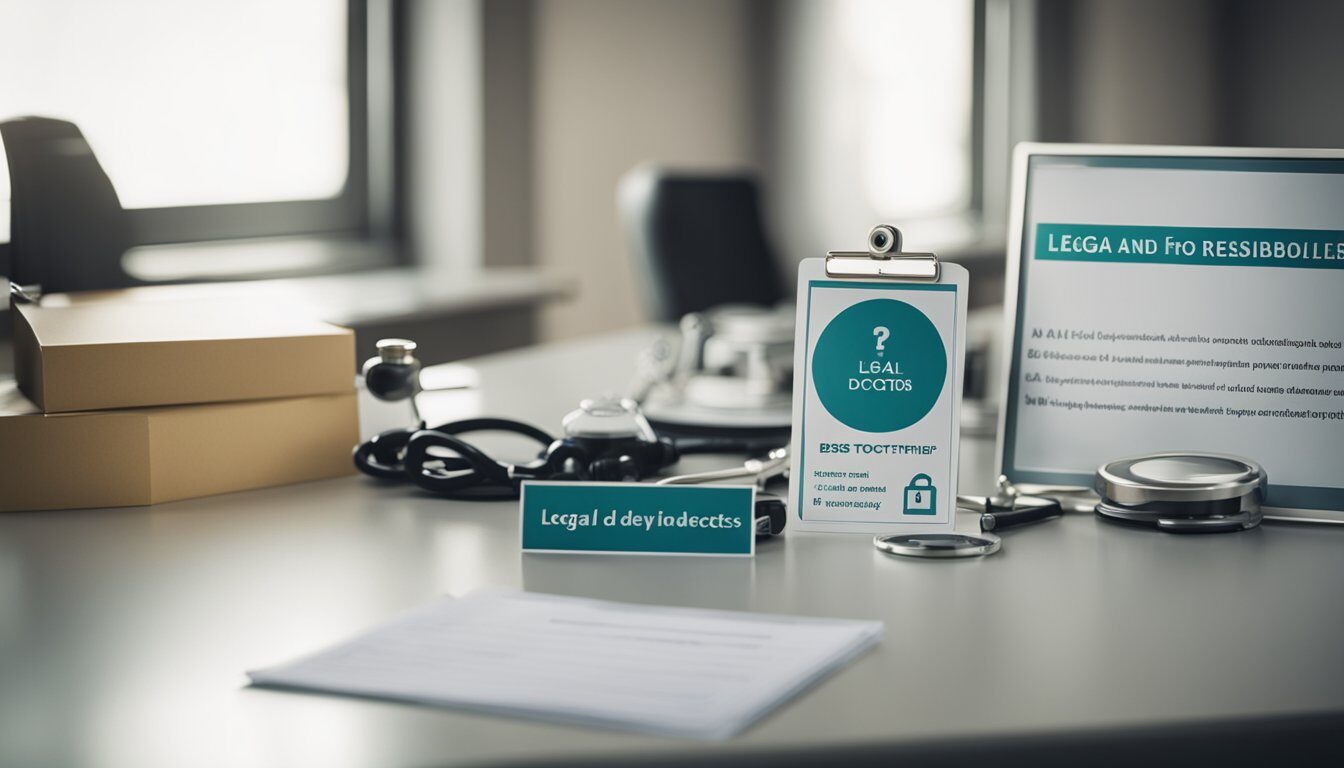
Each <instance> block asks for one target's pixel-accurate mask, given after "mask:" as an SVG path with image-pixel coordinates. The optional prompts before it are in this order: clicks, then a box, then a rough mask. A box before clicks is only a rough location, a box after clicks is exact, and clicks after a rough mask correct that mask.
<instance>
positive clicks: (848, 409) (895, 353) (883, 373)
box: [812, 299, 947, 432]
mask: <svg viewBox="0 0 1344 768" xmlns="http://www.w3.org/2000/svg"><path fill="white" fill-rule="evenodd" d="M879 329H881V330H879ZM883 331H885V333H883ZM946 380H947V350H946V348H944V346H943V340H942V337H941V336H940V335H939V334H938V329H937V328H936V327H935V326H934V324H933V321H932V320H930V319H929V318H928V316H927V315H925V314H924V313H923V312H921V311H919V310H918V309H915V308H914V307H913V306H911V305H909V304H907V303H905V302H904V301H898V300H896V299H869V300H868V301H861V302H859V303H858V304H855V305H853V306H851V307H849V308H848V309H845V310H844V311H843V312H841V313H840V314H838V315H836V316H835V317H834V318H832V320H831V322H830V323H828V324H827V325H826V327H825V328H824V329H822V332H821V336H820V337H819V338H818V339H817V346H816V349H814V350H813V352H812V383H813V386H814V387H816V391H817V398H818V399H820V400H821V404H822V406H824V407H825V408H826V412H827V413H829V414H831V416H833V417H835V418H836V420H838V421H839V422H840V423H842V424H844V425H845V426H847V427H850V428H852V429H857V430H860V431H862V432H895V431H896V430H898V429H905V428H906V427H908V426H910V425H912V424H914V423H916V422H918V421H919V420H920V419H922V418H924V417H925V416H926V415H928V413H929V411H930V410H932V409H933V405H934V403H936V402H938V396H939V395H940V394H942V391H943V384H944V382H945V381H946Z"/></svg>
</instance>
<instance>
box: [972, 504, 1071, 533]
mask: <svg viewBox="0 0 1344 768" xmlns="http://www.w3.org/2000/svg"><path fill="white" fill-rule="evenodd" d="M999 501H1000V500H999V499H996V498H995V497H993V496H990V497H987V498H986V499H985V507H984V510H985V511H984V512H981V513H980V530H982V531H1002V530H1004V529H1006V528H1013V527H1016V526H1019V525H1025V524H1026V523H1034V522H1036V521H1037V520H1046V519H1048V518H1051V517H1059V516H1060V515H1062V514H1064V508H1063V507H1062V506H1060V504H1059V502H1058V501H1056V500H1055V499H1047V498H1044V497H1042V496H1016V497H1013V498H1012V499H1011V500H1005V501H1007V503H995V502H999Z"/></svg>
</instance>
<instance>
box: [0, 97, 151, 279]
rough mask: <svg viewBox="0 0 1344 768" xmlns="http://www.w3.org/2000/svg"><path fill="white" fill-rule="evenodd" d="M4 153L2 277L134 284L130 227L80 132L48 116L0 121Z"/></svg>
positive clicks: (110, 183)
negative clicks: (6, 196) (6, 197)
mask: <svg viewBox="0 0 1344 768" xmlns="http://www.w3.org/2000/svg"><path fill="white" fill-rule="evenodd" d="M0 141H3V142H4V145H5V155H6V156H7V157H8V158H9V187H10V223H9V255H10V269H9V271H10V274H9V279H10V280H12V281H13V282H15V283H18V284H20V285H40V286H42V290H43V292H45V293H58V292H66V291H89V290H102V289H107V288H121V287H125V286H128V285H134V284H135V283H136V282H138V281H136V280H135V279H134V278H132V277H130V276H129V275H127V274H126V271H125V270H124V269H122V266H121V257H122V255H123V254H124V253H125V252H126V250H127V249H128V248H129V247H130V246H131V245H132V239H131V225H130V221H129V220H128V218H127V216H126V212H125V211H124V210H122V207H121V202H120V201H119V200H118V199H117V193H116V190H115V189H113V187H112V181H111V180H110V179H108V178H107V174H106V173H104V172H103V167H102V166H101V165H99V164H98V159H97V158H96V157H94V156H93V150H92V149H90V148H89V143H88V141H86V140H85V139H84V134H83V133H81V132H80V130H79V128H78V127H76V126H75V124H74V123H71V122H68V121H65V120H55V119H52V118H48V117H25V118H19V119H16V120H9V121H6V122H0Z"/></svg>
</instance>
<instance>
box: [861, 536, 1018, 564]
mask: <svg viewBox="0 0 1344 768" xmlns="http://www.w3.org/2000/svg"><path fill="white" fill-rule="evenodd" d="M873 546H874V547H876V548H877V549H878V551H879V552H885V553H887V554H889V555H900V556H901V557H931V558H952V557H981V556H983V555H992V554H994V553H995V552H998V551H999V548H1000V547H1001V546H1002V541H1001V540H1000V539H999V537H998V536H995V535H994V534H992V533H981V534H972V533H902V534H897V535H894V536H874V537H873Z"/></svg>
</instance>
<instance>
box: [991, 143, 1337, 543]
mask: <svg viewBox="0 0 1344 768" xmlns="http://www.w3.org/2000/svg"><path fill="white" fill-rule="evenodd" d="M1012 193H1013V194H1012V212H1011V218H1010V231H1009V243H1008V270H1007V272H1008V280H1007V294H1006V297H1005V302H1006V304H1007V319H1008V334H1009V340H1008V347H1007V349H1008V355H1007V356H1006V357H1007V360H1006V365H1005V371H1004V375H1005V376H1006V383H1005V387H1004V389H1003V392H1004V398H1005V401H1004V407H1003V408H1002V409H1001V410H1002V413H1001V416H1000V425H999V426H1000V429H999V447H998V448H999V449H998V456H999V462H1000V471H1001V473H1002V474H1004V475H1006V476H1007V477H1008V478H1009V479H1010V480H1012V481H1013V482H1015V483H1027V484H1031V483H1045V484H1069V485H1083V486H1091V485H1092V478H1093V475H1094V473H1095V471H1096V469H1097V467H1098V466H1099V465H1101V464H1102V463H1104V462H1107V461H1110V460H1113V459H1118V458H1122V457H1126V456H1135V455H1140V454H1146V453H1152V452H1157V451H1205V452H1218V453H1229V454H1235V455H1240V456H1244V457H1246V458H1249V459H1252V460H1254V461H1257V462H1259V463H1260V464H1261V465H1262V466H1263V467H1264V468H1265V470H1266V472H1267V474H1268V479H1269V490H1268V494H1267V497H1266V505H1267V508H1266V510H1265V511H1266V513H1267V516H1271V517H1272V516H1279V517H1296V518H1310V519H1320V520H1330V521H1337V522H1344V348H1341V343H1342V342H1344V150H1296V149H1294V150H1287V149H1227V148H1210V147H1140V146H1098V145H1071V144H1023V145H1020V146H1019V147H1018V148H1017V151H1016V154H1015V157H1014V176H1013V190H1012Z"/></svg>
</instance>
